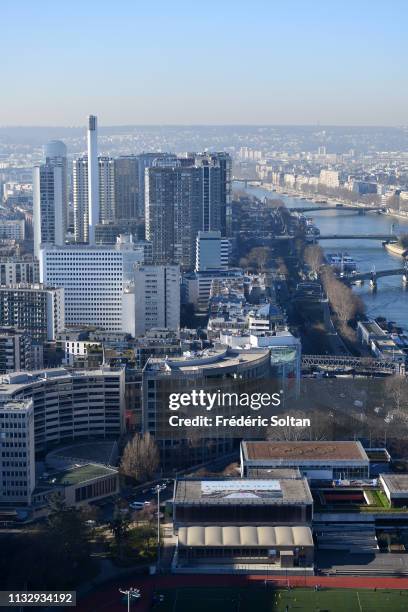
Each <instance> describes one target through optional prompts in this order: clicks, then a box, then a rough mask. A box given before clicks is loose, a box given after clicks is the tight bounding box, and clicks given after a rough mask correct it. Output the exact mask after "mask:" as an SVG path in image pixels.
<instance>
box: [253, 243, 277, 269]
mask: <svg viewBox="0 0 408 612" xmlns="http://www.w3.org/2000/svg"><path fill="white" fill-rule="evenodd" d="M270 258H271V250H270V249H269V248H268V247H255V248H253V249H251V251H250V253H249V255H248V260H249V263H250V264H251V265H252V266H253V267H254V268H256V269H259V270H261V271H264V270H265V268H266V267H267V264H268V263H269V261H270Z"/></svg>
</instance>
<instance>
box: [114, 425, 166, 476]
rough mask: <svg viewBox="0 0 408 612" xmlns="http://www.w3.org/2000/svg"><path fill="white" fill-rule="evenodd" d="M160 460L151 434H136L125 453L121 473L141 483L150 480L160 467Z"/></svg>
mask: <svg viewBox="0 0 408 612" xmlns="http://www.w3.org/2000/svg"><path fill="white" fill-rule="evenodd" d="M159 459H160V457H159V450H158V448H157V444H156V442H155V440H154V438H153V437H152V436H151V435H150V433H145V434H143V435H141V434H135V435H134V436H133V438H132V439H131V440H130V441H129V442H128V443H127V445H126V447H125V450H124V452H123V456H122V461H121V464H120V468H121V472H122V473H123V474H125V475H126V476H129V477H130V478H134V479H135V480H139V481H141V482H143V481H146V480H149V478H152V477H153V476H154V474H155V472H156V470H157V468H158V466H159Z"/></svg>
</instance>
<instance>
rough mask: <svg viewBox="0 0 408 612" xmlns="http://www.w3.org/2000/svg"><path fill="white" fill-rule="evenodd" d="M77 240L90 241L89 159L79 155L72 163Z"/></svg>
mask: <svg viewBox="0 0 408 612" xmlns="http://www.w3.org/2000/svg"><path fill="white" fill-rule="evenodd" d="M72 187H73V201H74V235H75V242H81V243H86V242H88V227H89V218H88V159H87V158H86V157H79V158H78V159H74V161H73V165H72Z"/></svg>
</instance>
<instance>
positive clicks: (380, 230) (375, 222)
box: [236, 184, 408, 329]
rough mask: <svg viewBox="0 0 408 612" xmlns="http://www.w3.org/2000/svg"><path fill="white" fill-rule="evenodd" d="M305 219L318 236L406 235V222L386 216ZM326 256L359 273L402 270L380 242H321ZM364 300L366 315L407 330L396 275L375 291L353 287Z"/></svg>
mask: <svg viewBox="0 0 408 612" xmlns="http://www.w3.org/2000/svg"><path fill="white" fill-rule="evenodd" d="M241 185H242V184H237V185H236V188H237V190H242V186H241ZM246 191H247V193H248V194H251V195H255V196H257V197H259V198H263V197H264V196H267V197H268V198H279V199H281V200H283V201H284V202H285V204H286V205H287V206H288V207H291V208H298V207H304V208H306V206H316V204H315V203H314V202H311V201H308V200H300V199H299V198H291V197H289V196H283V195H281V194H277V193H274V192H271V191H267V190H265V189H262V188H259V187H250V186H249V187H248V188H247V190H246ZM305 214H306V215H307V216H308V217H312V219H313V220H314V223H315V224H316V225H317V227H318V228H319V229H320V232H321V233H322V234H339V235H341V234H388V233H391V230H392V227H393V225H394V231H395V232H400V233H408V219H407V220H405V219H399V218H397V217H390V216H387V215H378V214H376V213H367V214H366V215H358V214H357V213H355V212H343V211H340V212H336V210H327V211H312V212H311V213H310V214H309V215H308V214H307V212H306V213H305ZM321 246H322V247H323V249H324V251H325V252H326V253H338V252H341V251H343V252H344V253H348V254H349V255H351V256H352V257H353V258H354V259H355V260H356V262H357V266H358V268H359V270H360V271H361V272H367V271H371V270H372V269H373V267H375V268H376V269H377V270H388V269H392V268H399V267H402V261H403V260H402V259H401V258H400V257H396V256H393V255H390V254H389V253H388V252H387V251H386V250H385V249H384V248H383V246H382V244H381V242H380V241H378V242H376V241H374V240H324V241H322V242H321ZM354 290H355V291H356V293H359V294H360V295H361V297H362V299H363V300H364V302H365V304H366V308H367V315H368V316H370V317H377V316H384V317H386V318H387V319H388V320H389V321H395V322H396V323H397V324H398V325H400V326H401V327H403V328H404V329H408V290H406V289H405V288H404V286H403V284H402V279H401V278H400V277H399V276H389V277H385V278H380V279H379V281H378V288H377V291H372V290H371V289H370V286H369V283H367V282H366V283H365V284H364V285H363V286H362V287H355V288H354Z"/></svg>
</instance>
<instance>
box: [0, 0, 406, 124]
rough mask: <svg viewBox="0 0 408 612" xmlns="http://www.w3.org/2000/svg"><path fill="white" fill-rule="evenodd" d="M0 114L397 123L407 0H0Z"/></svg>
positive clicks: (2, 120)
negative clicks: (340, 0)
mask: <svg viewBox="0 0 408 612" xmlns="http://www.w3.org/2000/svg"><path fill="white" fill-rule="evenodd" d="M0 21H1V23H2V26H1V36H0V56H1V58H2V61H1V64H0V66H1V69H0V74H1V87H0V125H1V126H9V125H47V126H51V125H59V126H79V125H83V124H84V123H85V118H86V116H87V115H88V114H91V113H92V114H96V115H98V118H99V123H100V124H101V125H102V124H103V125H127V124H135V125H141V124H160V125H164V124H167V125H174V124H176V125H178V124H183V125H191V124H246V125H249V124H258V125H259V124H263V125H265V124H300V125H303V124H311V125H315V124H318V123H320V124H322V125H324V124H326V125H406V124H408V118H407V113H408V78H407V60H408V50H407V44H406V24H407V21H408V2H407V1H406V0H388V1H387V2H384V1H383V0H382V1H377V0H371V1H366V0H343V1H342V2H338V1H337V0H323V1H321V0H252V1H250V0H245V1H243V0H201V1H198V0H190V1H189V2H187V1H185V0H150V1H149V0H143V1H142V0H109V1H105V0H99V1H95V0H81V1H79V0H70V1H68V2H64V1H57V2H56V1H55V0H53V1H48V0H1V2H0Z"/></svg>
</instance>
